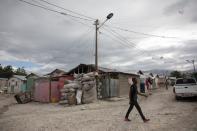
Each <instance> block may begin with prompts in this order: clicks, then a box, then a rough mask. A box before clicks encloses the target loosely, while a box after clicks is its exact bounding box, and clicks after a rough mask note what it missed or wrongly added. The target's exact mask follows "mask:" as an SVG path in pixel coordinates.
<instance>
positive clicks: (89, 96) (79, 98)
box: [59, 72, 97, 105]
mask: <svg viewBox="0 0 197 131" xmlns="http://www.w3.org/2000/svg"><path fill="white" fill-rule="evenodd" d="M74 78H75V80H74V81H65V85H64V87H63V88H62V89H61V101H60V102H59V103H60V104H69V105H74V104H82V103H83V104H86V103H92V102H94V101H96V100H97V92H96V80H95V76H94V72H91V73H88V74H74Z"/></svg>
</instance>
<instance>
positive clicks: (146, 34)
mask: <svg viewBox="0 0 197 131" xmlns="http://www.w3.org/2000/svg"><path fill="white" fill-rule="evenodd" d="M105 26H108V27H112V28H115V29H118V30H121V31H126V32H130V33H135V34H140V35H145V36H151V37H159V38H169V39H177V37H169V36H161V35H154V34H148V33H143V32H137V31H133V30H128V29H124V28H122V27H116V26H109V25H105Z"/></svg>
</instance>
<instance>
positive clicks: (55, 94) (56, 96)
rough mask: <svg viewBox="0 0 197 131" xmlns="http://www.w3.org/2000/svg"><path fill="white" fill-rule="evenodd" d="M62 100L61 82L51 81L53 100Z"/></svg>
mask: <svg viewBox="0 0 197 131" xmlns="http://www.w3.org/2000/svg"><path fill="white" fill-rule="evenodd" d="M59 100H60V90H59V82H58V81H51V102H53V103H54V102H59Z"/></svg>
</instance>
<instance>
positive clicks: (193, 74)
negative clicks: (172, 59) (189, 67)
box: [192, 72, 197, 80]
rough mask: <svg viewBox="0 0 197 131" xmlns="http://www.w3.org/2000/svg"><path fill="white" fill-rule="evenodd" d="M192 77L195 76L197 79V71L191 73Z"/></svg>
mask: <svg viewBox="0 0 197 131" xmlns="http://www.w3.org/2000/svg"><path fill="white" fill-rule="evenodd" d="M192 77H194V78H196V80H197V72H194V73H192Z"/></svg>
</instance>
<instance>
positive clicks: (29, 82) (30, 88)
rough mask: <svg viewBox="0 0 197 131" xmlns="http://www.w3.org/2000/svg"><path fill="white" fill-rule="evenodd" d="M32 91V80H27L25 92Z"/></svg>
mask: <svg viewBox="0 0 197 131" xmlns="http://www.w3.org/2000/svg"><path fill="white" fill-rule="evenodd" d="M32 90H34V78H28V79H27V90H26V91H32Z"/></svg>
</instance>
